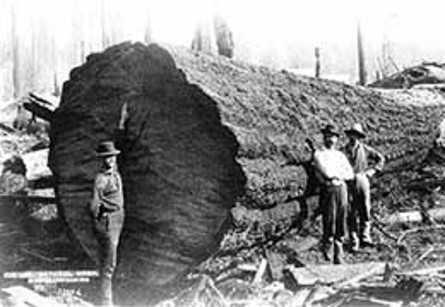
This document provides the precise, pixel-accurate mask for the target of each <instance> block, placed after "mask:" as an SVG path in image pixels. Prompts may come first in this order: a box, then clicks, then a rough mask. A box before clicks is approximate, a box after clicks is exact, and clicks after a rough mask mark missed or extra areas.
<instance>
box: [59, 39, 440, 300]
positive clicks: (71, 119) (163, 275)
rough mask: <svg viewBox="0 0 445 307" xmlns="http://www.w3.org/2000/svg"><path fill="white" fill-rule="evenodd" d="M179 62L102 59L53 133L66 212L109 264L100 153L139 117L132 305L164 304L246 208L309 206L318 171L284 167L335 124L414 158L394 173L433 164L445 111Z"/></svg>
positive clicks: (134, 56)
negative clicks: (94, 217)
mask: <svg viewBox="0 0 445 307" xmlns="http://www.w3.org/2000/svg"><path fill="white" fill-rule="evenodd" d="M170 52H171V54H172V55H173V57H172V56H171V54H169V53H168V52H167V51H166V50H164V49H162V48H160V47H159V46H157V45H149V46H148V47H146V46H144V45H142V44H138V43H136V44H130V43H124V44H121V45H117V46H114V47H111V48H108V49H107V50H106V51H105V52H104V53H101V54H94V55H90V56H89V57H88V58H87V62H86V63H85V64H84V65H83V66H81V67H78V68H75V69H73V70H72V72H71V74H70V80H69V81H67V82H66V83H65V85H64V87H63V93H62V100H61V103H60V107H59V108H58V109H57V110H56V111H55V113H54V117H53V120H52V126H51V148H50V167H51V169H52V171H53V174H54V177H55V179H56V189H57V196H58V198H59V199H60V209H61V210H62V211H63V213H64V215H65V218H66V220H67V221H68V223H69V225H70V227H71V228H72V230H73V232H74V233H75V234H76V236H77V238H78V239H79V241H80V242H81V243H82V245H83V246H84V248H85V249H86V251H87V252H88V253H89V254H90V255H91V257H92V258H96V257H97V250H96V244H95V242H94V240H93V239H92V233H91V227H92V226H91V223H90V220H89V215H88V212H87V202H88V201H89V199H90V197H91V189H92V180H93V178H94V175H95V173H96V171H97V166H96V163H95V154H94V148H95V146H96V144H97V143H98V141H100V140H103V139H110V138H114V137H115V129H116V128H117V126H118V125H119V122H120V118H121V112H122V108H123V106H124V104H126V106H127V108H128V120H127V121H126V125H125V133H124V135H123V136H124V141H123V142H122V144H121V149H122V156H121V157H120V160H119V166H120V170H121V173H122V176H123V181H124V186H125V197H126V212H127V216H126V220H125V225H124V233H123V237H122V240H121V245H120V247H119V252H120V257H119V265H118V275H117V282H118V288H120V289H121V291H120V293H119V294H118V295H119V298H124V301H123V302H124V303H125V304H129V303H132V302H131V300H125V298H127V297H131V298H133V299H134V301H133V303H135V302H136V303H139V304H143V303H145V302H149V301H153V300H156V295H157V294H159V293H161V292H160V290H162V289H167V288H168V287H167V285H169V284H170V283H171V282H173V281H174V280H176V279H177V277H178V276H181V275H182V274H183V273H185V272H187V270H188V269H189V268H190V267H192V266H193V265H194V264H195V263H197V262H199V261H200V260H201V259H203V258H205V257H206V256H208V255H209V254H210V253H211V252H212V251H214V250H215V249H216V248H217V246H218V243H219V239H220V238H221V235H222V234H223V232H224V229H225V226H224V225H225V224H226V221H228V219H229V216H230V214H229V210H230V208H232V207H233V206H234V204H235V201H236V200H237V199H238V200H239V201H240V202H241V203H242V204H244V205H246V206H256V207H262V208H264V207H270V206H271V205H276V204H280V203H281V202H283V201H284V200H286V199H289V198H291V197H295V196H298V195H301V194H302V192H303V190H304V189H305V188H306V181H307V176H306V172H305V170H304V168H303V166H302V165H299V166H295V165H285V164H286V162H287V160H286V157H288V156H289V155H290V156H294V157H295V158H296V160H297V161H305V160H307V159H308V158H309V157H310V154H311V153H310V151H308V150H306V149H305V145H304V140H305V139H306V138H307V137H313V136H315V138H316V142H317V143H318V144H320V142H321V138H320V135H319V129H320V127H321V126H323V125H324V124H325V123H328V122H329V123H332V122H335V123H336V124H338V125H341V126H342V127H349V126H350V124H351V123H353V122H356V121H360V122H362V123H363V124H364V126H365V128H366V130H367V131H368V143H370V144H371V145H374V146H375V147H377V148H378V149H380V150H381V151H382V152H383V153H385V154H387V153H389V152H391V151H393V150H394V147H395V146H396V147H397V150H400V152H403V153H404V154H400V155H398V156H397V157H394V160H393V162H391V161H390V162H389V163H388V165H387V168H386V169H387V170H391V168H393V167H400V165H401V162H403V161H409V162H408V163H411V162H412V160H410V158H412V157H413V156H415V155H417V156H416V159H418V157H419V156H420V155H422V154H423V151H422V150H425V148H427V147H428V146H429V144H432V141H433V139H434V133H433V131H434V129H435V127H436V126H437V123H438V122H439V121H440V119H441V116H442V114H443V107H442V106H429V107H417V106H404V105H401V104H400V103H398V102H397V101H395V100H394V99H387V98H385V97H384V96H383V94H381V93H377V92H375V91H372V90H367V89H364V88H354V87H352V86H347V85H344V84H340V83H335V82H329V81H325V80H315V79H311V78H304V77H297V76H295V75H293V74H291V73H288V72H286V71H283V72H277V71H273V70H270V69H267V68H264V67H254V66H249V65H247V64H243V63H236V62H233V61H231V60H229V59H225V58H223V57H212V56H208V55H199V56H197V55H193V54H192V53H188V52H186V51H184V50H180V49H173V48H171V49H170ZM173 58H174V59H175V60H176V63H175V61H174V60H173ZM425 154H426V153H425ZM416 162H417V161H416ZM245 179H247V181H246V183H247V184H246V185H245V190H244V189H243V188H244V182H245ZM295 205H296V206H298V201H295ZM160 295H162V293H161V294H160Z"/></svg>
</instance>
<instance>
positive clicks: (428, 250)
mask: <svg viewBox="0 0 445 307" xmlns="http://www.w3.org/2000/svg"><path fill="white" fill-rule="evenodd" d="M433 251H434V246H430V247H429V248H428V249H427V250H426V251H425V252H423V253H422V254H421V255H420V256H419V257H418V258H417V259H416V260H414V261H413V262H412V263H411V264H410V267H414V266H415V265H416V264H418V263H419V262H420V261H422V260H423V259H425V257H427V256H428V255H429V254H431V253H432V252H433Z"/></svg>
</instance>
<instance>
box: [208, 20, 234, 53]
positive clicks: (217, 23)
mask: <svg viewBox="0 0 445 307" xmlns="http://www.w3.org/2000/svg"><path fill="white" fill-rule="evenodd" d="M213 27H214V30H215V36H216V47H217V48H218V54H219V55H222V56H225V57H228V58H232V57H233V52H234V48H235V44H234V42H233V34H232V31H231V30H230V28H229V25H228V24H227V22H226V21H225V19H224V18H223V17H222V16H220V15H216V16H215V18H214V19H213Z"/></svg>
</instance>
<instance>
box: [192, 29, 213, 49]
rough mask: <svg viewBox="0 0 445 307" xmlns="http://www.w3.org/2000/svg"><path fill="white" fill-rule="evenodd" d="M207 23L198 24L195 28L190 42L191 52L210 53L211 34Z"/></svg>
mask: <svg viewBox="0 0 445 307" xmlns="http://www.w3.org/2000/svg"><path fill="white" fill-rule="evenodd" d="M210 32H211V31H210V28H209V25H208V24H207V23H204V22H202V23H200V24H198V26H197V27H196V30H195V34H194V36H193V40H192V46H191V48H192V50H194V51H201V52H205V53H210V54H211V53H212V33H210Z"/></svg>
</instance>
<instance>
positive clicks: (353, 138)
mask: <svg viewBox="0 0 445 307" xmlns="http://www.w3.org/2000/svg"><path fill="white" fill-rule="evenodd" d="M348 138H349V141H350V142H351V143H353V144H355V143H357V141H358V139H359V137H358V135H357V134H355V133H349V134H348Z"/></svg>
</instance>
